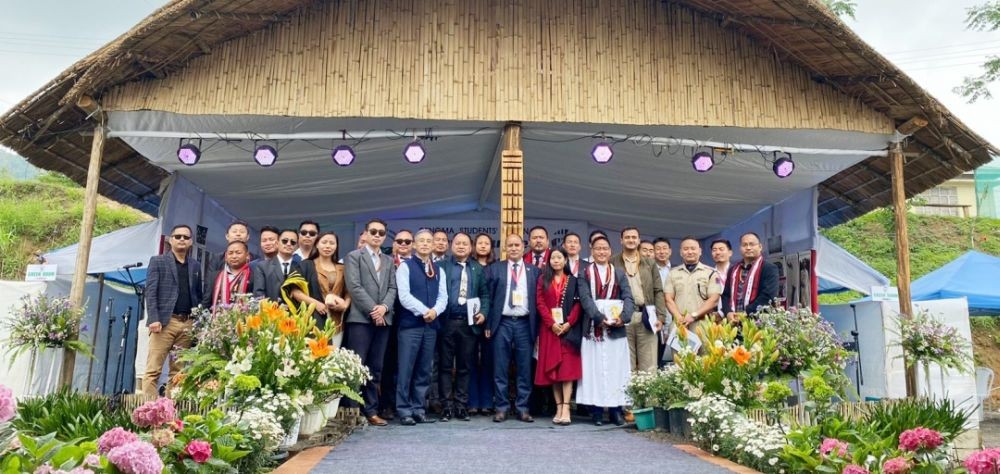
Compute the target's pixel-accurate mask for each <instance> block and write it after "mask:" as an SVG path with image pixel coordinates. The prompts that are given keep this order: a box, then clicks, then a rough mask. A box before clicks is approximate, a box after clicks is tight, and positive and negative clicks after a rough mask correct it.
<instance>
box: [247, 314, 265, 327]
mask: <svg viewBox="0 0 1000 474" xmlns="http://www.w3.org/2000/svg"><path fill="white" fill-rule="evenodd" d="M263 324H264V318H262V317H260V315H257V314H255V315H253V316H250V317H248V318H247V327H248V328H250V329H260V327H261V325H263Z"/></svg>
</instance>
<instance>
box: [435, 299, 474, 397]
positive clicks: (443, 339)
mask: <svg viewBox="0 0 1000 474" xmlns="http://www.w3.org/2000/svg"><path fill="white" fill-rule="evenodd" d="M438 345H439V346H441V352H440V354H441V359H440V361H441V364H440V365H439V366H438V381H439V386H438V388H439V392H438V393H440V395H441V399H442V400H441V401H442V403H443V404H444V405H445V406H446V407H450V408H452V409H460V408H468V406H469V369H470V368H471V365H472V362H473V361H472V358H473V354H474V350H475V348H476V334H475V333H473V332H472V326H469V322H468V319H467V317H466V316H465V315H464V314H463V315H462V317H461V318H454V319H453V318H450V317H449V318H448V319H446V320H445V321H444V327H443V328H442V329H441V333H440V335H439V337H438ZM452 371H454V375H452Z"/></svg>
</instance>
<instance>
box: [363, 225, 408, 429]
mask: <svg viewBox="0 0 1000 474" xmlns="http://www.w3.org/2000/svg"><path fill="white" fill-rule="evenodd" d="M361 235H363V236H365V239H364V241H367V240H368V232H362V233H361ZM359 241H361V239H359ZM361 246H363V244H362V245H361ZM361 246H358V248H361ZM412 255H413V232H410V231H409V230H407V229H400V230H398V231H396V238H395V239H393V241H392V264H393V266H394V267H395V268H397V269H398V268H399V265H400V264H402V263H403V262H405V261H407V260H409V259H410V256H412ZM402 308H403V307H402V305H400V304H399V299H398V298H397V299H396V304H395V307H394V308H393V311H392V312H393V314H399V313H400V311H402ZM398 328H399V325H398V324H394V325H392V326H390V334H389V343H388V344H386V348H385V359H384V360H385V363H384V364H383V365H382V390H381V391H380V392H379V393H385V394H387V395H386V396H384V397H382V398H381V399H380V400H379V403H380V404H381V406H379V416H381V417H382V418H383V419H386V420H392V419H394V418H396V372H397V369H398V366H399V361H398V360H397V358H398V354H399V352H398V349H399V345H398V344H397V341H398V339H399V337H398V336H399V331H398Z"/></svg>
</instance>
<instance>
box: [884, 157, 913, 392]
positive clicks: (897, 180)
mask: <svg viewBox="0 0 1000 474" xmlns="http://www.w3.org/2000/svg"><path fill="white" fill-rule="evenodd" d="M889 161H890V163H891V164H892V207H893V210H894V211H895V216H896V286H897V287H898V288H899V317H900V318H907V319H909V318H911V317H913V303H912V301H910V236H909V228H908V226H907V222H906V180H905V178H904V176H903V145H902V144H901V143H900V142H898V141H897V142H893V143H890V144H889ZM916 372H917V371H916V367H915V366H914V367H911V368H909V369H907V370H906V395H907V396H909V397H915V396H916V395H917V386H916V381H917V377H916Z"/></svg>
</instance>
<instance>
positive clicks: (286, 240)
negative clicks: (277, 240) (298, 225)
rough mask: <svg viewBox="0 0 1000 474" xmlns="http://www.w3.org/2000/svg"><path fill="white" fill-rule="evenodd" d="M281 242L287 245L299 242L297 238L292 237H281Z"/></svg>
mask: <svg viewBox="0 0 1000 474" xmlns="http://www.w3.org/2000/svg"><path fill="white" fill-rule="evenodd" d="M281 243H283V244H285V245H295V244H297V243H298V242H296V241H295V240H292V239H281Z"/></svg>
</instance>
